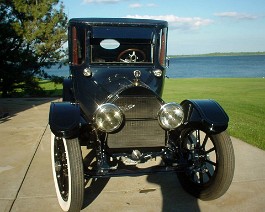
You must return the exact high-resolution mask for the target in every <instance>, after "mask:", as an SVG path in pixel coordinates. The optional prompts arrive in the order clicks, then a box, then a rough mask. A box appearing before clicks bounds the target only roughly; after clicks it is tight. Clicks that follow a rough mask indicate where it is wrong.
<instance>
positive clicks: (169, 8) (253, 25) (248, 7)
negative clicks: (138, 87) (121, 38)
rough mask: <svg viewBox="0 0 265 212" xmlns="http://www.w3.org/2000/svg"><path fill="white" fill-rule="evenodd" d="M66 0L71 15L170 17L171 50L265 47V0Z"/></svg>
mask: <svg viewBox="0 0 265 212" xmlns="http://www.w3.org/2000/svg"><path fill="white" fill-rule="evenodd" d="M62 1H63V3H64V5H65V13H66V14H67V15H68V18H69V19H71V18H85V17H87V18H88V17H98V18H149V19H159V20H166V21H168V23H169V32H168V55H190V54H205V53H214V52H258V51H260V52H264V51H265V1H264V0H145V1H144V0H62Z"/></svg>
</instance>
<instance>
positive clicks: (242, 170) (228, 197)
mask: <svg viewBox="0 0 265 212" xmlns="http://www.w3.org/2000/svg"><path fill="white" fill-rule="evenodd" d="M51 101H57V100H55V99H30V98H29V99H0V112H4V113H8V116H5V117H4V118H2V119H0V211H12V212H13V211H19V212H23V211H25V212H29V211H34V212H35V211H43V212H44V211H45V212H46V211H55V212H56V211H61V209H60V207H59V205H58V203H57V199H56V195H55V189H54V184H53V179H52V172H51V161H50V130H49V126H48V113H49V105H50V102H51ZM232 141H233V145H234V149H235V157H236V169H235V176H234V179H233V182H232V185H231V187H230V188H229V190H228V191H227V193H226V194H225V195H224V196H222V197H221V198H219V199H217V200H214V201H206V202H204V201H201V200H198V199H196V198H194V197H192V196H190V195H189V194H187V193H186V192H185V191H184V190H183V189H182V188H181V186H180V184H179V182H178V180H177V178H176V176H175V175H174V174H155V175H150V176H141V177H116V178H111V179H98V180H97V181H93V182H92V184H91V186H89V187H87V188H86V190H85V202H84V209H83V211H215V212H216V211H264V208H265V195H264V191H265V152H264V151H262V150H260V149H257V148H255V147H252V146H250V145H248V144H246V143H244V142H242V141H240V140H238V139H236V138H232Z"/></svg>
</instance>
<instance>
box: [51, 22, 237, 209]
mask: <svg viewBox="0 0 265 212" xmlns="http://www.w3.org/2000/svg"><path fill="white" fill-rule="evenodd" d="M167 32H168V23H167V22H166V21H159V20H141V19H123V18H119V19H116V18H115V19H103V18H82V19H71V20H70V22H69V41H68V42H69V59H70V76H69V78H68V79H66V80H65V81H64V84H63V101H62V102H53V103H51V106H50V114H49V124H50V128H51V131H52V136H51V158H52V169H53V176H54V182H55V188H56V192H57V197H58V200H59V203H60V206H61V208H62V209H63V210H64V211H78V210H80V209H81V208H82V204H83V198H84V188H85V182H86V181H87V180H88V179H91V178H102V177H114V176H128V175H129V176H130V175H147V174H151V173H157V172H173V173H176V180H177V177H178V179H179V181H180V183H181V185H182V186H183V187H184V189H185V190H186V191H188V192H189V193H191V194H192V195H194V196H195V197H197V198H200V199H202V200H212V199H216V198H218V197H220V196H221V195H223V194H224V193H225V192H226V191H227V189H228V188H229V186H230V184H231V182H232V178H233V174H234V152H233V146H232V143H231V140H230V137H229V135H228V133H227V132H226V129H227V127H228V121H229V118H228V116H227V114H226V113H225V111H224V110H223V109H222V107H221V106H220V105H219V104H218V103H217V102H216V101H214V100H201V99H199V100H191V99H189V100H184V101H182V102H181V103H180V104H177V103H174V102H170V103H167V102H165V101H164V100H163V99H162V92H163V85H164V79H165V76H166V67H167V65H168V60H167V58H166V50H167ZM180 92H181V91H180ZM81 147H82V148H85V149H88V150H90V151H89V153H88V154H90V155H89V157H88V156H86V155H82V153H83V151H82V150H81V149H82V148H81ZM83 154H84V153H83ZM91 155H92V156H91ZM88 158H90V159H91V158H93V162H92V159H91V160H88ZM154 158H159V159H160V161H161V162H160V163H159V164H157V165H155V166H151V167H150V166H147V168H146V167H145V168H142V166H141V165H142V163H146V165H148V164H149V161H150V160H152V159H154Z"/></svg>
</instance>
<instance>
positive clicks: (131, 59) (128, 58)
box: [117, 49, 146, 63]
mask: <svg viewBox="0 0 265 212" xmlns="http://www.w3.org/2000/svg"><path fill="white" fill-rule="evenodd" d="M145 59H146V55H145V53H144V52H143V51H142V50H140V49H126V50H124V51H123V52H121V53H120V54H119V56H118V58H117V60H118V61H121V62H124V63H136V62H144V61H145Z"/></svg>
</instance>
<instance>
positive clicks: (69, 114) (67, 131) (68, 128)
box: [49, 102, 80, 138]
mask: <svg viewBox="0 0 265 212" xmlns="http://www.w3.org/2000/svg"><path fill="white" fill-rule="evenodd" d="M79 123H80V108H79V105H78V104H73V103H70V102H52V103H51V105H50V114H49V125H50V128H51V131H52V132H53V134H54V135H55V136H58V137H65V138H74V137H77V136H78V133H79Z"/></svg>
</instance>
